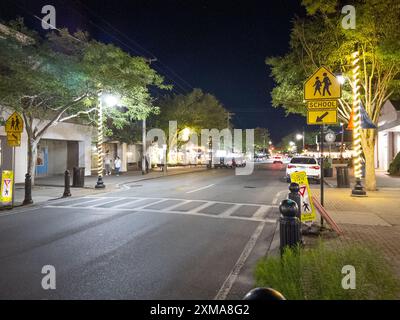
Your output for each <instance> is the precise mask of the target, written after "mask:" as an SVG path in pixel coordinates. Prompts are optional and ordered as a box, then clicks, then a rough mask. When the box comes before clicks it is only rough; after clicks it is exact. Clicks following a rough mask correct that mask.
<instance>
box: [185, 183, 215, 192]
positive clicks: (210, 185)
mask: <svg viewBox="0 0 400 320" xmlns="http://www.w3.org/2000/svg"><path fill="white" fill-rule="evenodd" d="M212 186H215V184H214V183H213V184H209V185H208V186H205V187H201V188H198V189H194V190H191V191H188V192H186V193H193V192H197V191H200V190H204V189H207V188H210V187H212Z"/></svg>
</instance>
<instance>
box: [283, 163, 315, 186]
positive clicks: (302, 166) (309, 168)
mask: <svg viewBox="0 0 400 320" xmlns="http://www.w3.org/2000/svg"><path fill="white" fill-rule="evenodd" d="M298 171H305V172H306V174H307V178H308V179H312V180H315V181H316V182H318V183H319V182H320V181H321V167H320V165H319V164H318V161H317V159H315V158H313V157H294V158H292V160H290V163H289V164H288V165H287V167H286V180H287V181H288V182H290V174H291V173H293V172H298Z"/></svg>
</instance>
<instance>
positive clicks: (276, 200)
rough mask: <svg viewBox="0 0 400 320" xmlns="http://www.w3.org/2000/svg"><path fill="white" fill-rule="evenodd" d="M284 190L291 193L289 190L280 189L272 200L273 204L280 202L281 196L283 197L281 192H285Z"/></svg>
mask: <svg viewBox="0 0 400 320" xmlns="http://www.w3.org/2000/svg"><path fill="white" fill-rule="evenodd" d="M284 192H287V193H289V191H288V190H281V191H279V192H278V193H277V194H276V195H275V197H274V199H273V200H272V204H273V205H277V204H278V200H279V198H280V197H281V194H282V193H284Z"/></svg>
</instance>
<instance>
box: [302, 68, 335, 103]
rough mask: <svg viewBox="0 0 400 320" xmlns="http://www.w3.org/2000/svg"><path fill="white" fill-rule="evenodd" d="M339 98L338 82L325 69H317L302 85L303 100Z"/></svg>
mask: <svg viewBox="0 0 400 320" xmlns="http://www.w3.org/2000/svg"><path fill="white" fill-rule="evenodd" d="M341 96H342V90H341V86H340V83H339V81H338V80H337V79H336V77H335V75H334V74H333V73H332V72H330V71H329V70H328V68H326V67H321V68H319V69H318V70H317V71H315V72H314V73H313V74H312V76H311V77H309V78H308V79H307V81H306V82H305V83H304V100H336V99H340V97H341Z"/></svg>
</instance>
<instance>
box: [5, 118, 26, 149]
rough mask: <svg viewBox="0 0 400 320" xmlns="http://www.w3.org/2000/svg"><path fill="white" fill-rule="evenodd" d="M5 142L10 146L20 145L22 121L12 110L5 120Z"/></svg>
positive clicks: (22, 129)
mask: <svg viewBox="0 0 400 320" xmlns="http://www.w3.org/2000/svg"><path fill="white" fill-rule="evenodd" d="M5 131H6V132H7V143H8V145H9V146H10V147H18V146H20V145H21V134H22V131H24V121H23V120H22V117H21V115H20V114H19V113H17V112H14V113H13V114H12V115H11V116H10V117H9V118H8V119H7V121H6V127H5Z"/></svg>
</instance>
